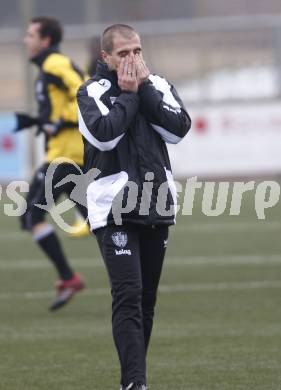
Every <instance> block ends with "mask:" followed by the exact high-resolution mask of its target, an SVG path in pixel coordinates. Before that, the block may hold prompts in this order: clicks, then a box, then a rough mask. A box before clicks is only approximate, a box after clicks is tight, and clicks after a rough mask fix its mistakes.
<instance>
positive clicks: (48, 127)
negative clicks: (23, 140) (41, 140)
mask: <svg viewBox="0 0 281 390" xmlns="http://www.w3.org/2000/svg"><path fill="white" fill-rule="evenodd" d="M61 127H62V121H61V120H58V121H56V122H50V123H44V124H43V125H41V129H42V130H43V131H44V133H46V134H47V135H48V136H49V137H54V136H55V135H57V134H58V132H59V131H60V129H61Z"/></svg>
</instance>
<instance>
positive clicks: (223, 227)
mask: <svg viewBox="0 0 281 390" xmlns="http://www.w3.org/2000/svg"><path fill="white" fill-rule="evenodd" d="M245 230H254V231H265V230H281V223H280V222H278V221H259V220H256V221H253V222H247V221H245V222H214V223H209V222H205V221H202V222H201V223H198V222H197V223H190V224H189V223H187V225H180V224H178V225H176V226H175V227H172V228H171V230H170V232H171V233H172V234H176V233H177V232H178V233H183V232H190V231H191V232H204V233H216V232H222V233H224V232H225V233H228V232H235V231H236V232H238V233H239V232H244V231H245ZM89 237H90V236H89ZM28 239H30V237H29V234H28V233H27V232H21V231H18V232H17V231H6V230H3V231H0V241H21V240H28Z"/></svg>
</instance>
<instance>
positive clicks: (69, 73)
mask: <svg viewBox="0 0 281 390" xmlns="http://www.w3.org/2000/svg"><path fill="white" fill-rule="evenodd" d="M43 70H44V72H45V75H46V80H47V83H48V84H53V85H55V86H56V87H57V88H58V89H61V90H63V91H64V92H65V94H66V96H67V103H66V104H65V105H64V106H63V108H62V110H61V112H60V118H59V119H58V120H57V121H56V122H52V121H51V120H49V121H45V122H47V123H45V125H44V126H43V128H44V130H45V131H47V132H48V133H49V134H53V135H54V134H56V133H58V132H59V131H60V130H61V129H63V128H69V127H77V126H78V116H77V101H76V93H77V90H78V88H79V87H80V85H81V84H82V82H83V81H84V79H83V74H82V73H81V72H80V70H78V69H76V68H75V67H74V65H73V64H72V63H71V61H70V60H69V59H68V58H66V57H58V58H51V59H50V60H49V61H48V60H47V61H46V64H44V68H43ZM54 104H56V102H55V101H53V102H51V105H54ZM52 129H53V130H52Z"/></svg>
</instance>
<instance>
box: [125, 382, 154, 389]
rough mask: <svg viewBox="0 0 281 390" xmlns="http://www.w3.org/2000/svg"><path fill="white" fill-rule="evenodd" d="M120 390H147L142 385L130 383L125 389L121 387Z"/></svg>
mask: <svg viewBox="0 0 281 390" xmlns="http://www.w3.org/2000/svg"><path fill="white" fill-rule="evenodd" d="M120 390H148V388H147V387H146V385H144V384H142V383H130V384H129V386H127V387H125V388H124V387H122V386H121V388H120Z"/></svg>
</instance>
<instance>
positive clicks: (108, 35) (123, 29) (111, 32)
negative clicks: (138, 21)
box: [101, 24, 139, 54]
mask: <svg viewBox="0 0 281 390" xmlns="http://www.w3.org/2000/svg"><path fill="white" fill-rule="evenodd" d="M117 34H119V35H122V36H123V37H125V38H128V39H129V38H131V37H132V36H133V35H134V34H136V35H139V34H138V33H137V31H136V30H135V29H134V28H133V27H131V26H128V25H127V24H113V25H111V26H109V27H107V28H106V29H105V30H104V32H103V34H102V37H101V48H102V50H104V51H105V52H107V53H109V54H110V53H111V52H112V50H113V39H114V37H115V36H116V35H117Z"/></svg>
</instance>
